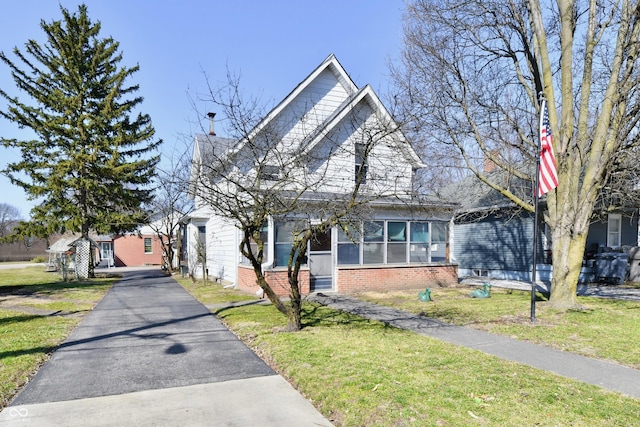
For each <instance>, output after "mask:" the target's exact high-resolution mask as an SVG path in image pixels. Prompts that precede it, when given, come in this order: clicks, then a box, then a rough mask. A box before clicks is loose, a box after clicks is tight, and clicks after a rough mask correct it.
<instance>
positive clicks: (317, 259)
mask: <svg viewBox="0 0 640 427" xmlns="http://www.w3.org/2000/svg"><path fill="white" fill-rule="evenodd" d="M332 260H333V257H332V256H331V230H328V231H327V232H326V233H321V234H317V235H316V236H314V237H313V238H312V239H311V243H310V248H309V276H310V277H309V279H310V282H311V283H310V285H311V289H310V290H311V292H318V291H330V290H332V289H333V262H332Z"/></svg>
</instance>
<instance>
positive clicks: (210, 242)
mask: <svg viewBox="0 0 640 427" xmlns="http://www.w3.org/2000/svg"><path fill="white" fill-rule="evenodd" d="M267 129H278V132H277V135H278V137H277V141H275V142H274V143H273V144H274V145H273V150H272V151H270V154H269V155H265V156H263V158H261V159H260V161H259V162H258V161H256V160H255V159H254V160H253V162H251V161H247V159H249V158H250V157H251V156H250V155H248V154H246V153H247V152H248V151H249V150H250V148H251V147H249V145H251V144H249V143H248V142H247V141H254V140H255V138H253V139H252V138H251V136H254V137H255V136H256V135H259V134H260V133H261V132H262V133H263V134H264V133H265V132H267ZM249 133H250V135H249V137H247V138H240V139H239V140H233V139H228V138H221V137H218V136H216V135H215V132H214V131H213V126H212V130H211V132H210V134H209V135H197V136H196V137H195V141H194V150H193V159H192V182H191V186H192V189H191V194H192V196H193V197H194V200H195V207H196V209H195V211H194V212H193V213H192V214H191V215H190V218H189V221H188V224H187V227H186V229H185V232H184V237H185V239H186V241H187V243H186V244H185V245H184V247H185V249H186V250H187V251H188V254H187V258H188V260H189V269H190V271H191V273H192V274H195V275H196V276H199V275H202V269H203V266H206V269H207V272H208V275H209V276H210V277H215V278H217V279H220V280H221V281H224V282H225V283H228V284H233V285H235V286H237V287H240V288H243V289H246V290H249V291H255V290H258V289H259V288H258V287H257V284H256V278H255V274H254V271H253V269H252V268H251V266H249V265H248V264H247V263H246V260H244V259H243V257H242V255H241V253H240V251H239V249H238V248H239V244H240V241H241V234H240V230H239V229H238V228H237V227H236V224H235V223H234V220H232V219H230V218H228V217H225V216H224V215H221V213H220V211H219V210H217V209H212V207H211V201H210V200H208V198H207V197H206V190H203V188H201V183H202V182H203V181H202V179H203V174H206V173H205V172H203V164H206V163H207V162H209V163H210V161H209V160H207V156H208V155H209V154H211V153H213V152H214V151H215V152H216V153H217V155H216V157H215V158H216V162H218V163H219V167H221V168H224V167H230V165H229V164H230V163H234V162H235V164H234V166H233V167H234V168H235V169H234V172H233V173H236V174H238V175H241V176H243V177H245V176H246V177H248V178H247V179H253V180H255V179H256V178H257V177H260V178H261V179H263V181H264V182H265V183H270V184H267V185H272V187H271V188H272V189H273V188H274V187H273V186H277V185H280V186H281V190H282V191H283V192H290V193H292V194H296V196H297V197H300V199H305V200H307V202H308V203H307V206H308V205H309V204H313V206H314V207H315V209H311V210H310V211H311V215H313V214H314V213H313V212H315V213H316V215H318V217H320V216H322V215H323V213H322V212H323V204H328V203H329V201H335V200H339V199H340V198H341V197H343V196H345V195H348V194H350V193H351V192H352V191H353V189H354V186H355V185H356V184H357V185H359V186H360V187H359V188H361V190H360V191H361V195H362V198H363V199H364V198H368V199H367V200H368V202H367V209H360V210H359V212H358V215H359V216H358V221H357V222H355V223H353V222H352V223H351V224H350V225H349V226H350V227H355V228H357V230H355V231H356V232H354V233H347V232H345V227H344V226H340V225H336V226H334V227H332V228H331V229H330V230H328V231H327V232H326V235H323V236H317V238H314V239H313V240H312V241H311V242H310V244H309V248H308V253H307V259H306V260H305V261H306V262H305V267H304V268H303V270H302V271H301V274H300V284H301V289H302V292H303V293H309V292H317V291H323V292H327V291H337V292H344V293H349V292H357V291H362V290H390V289H414V288H415V289H417V288H424V287H427V286H432V285H434V284H435V283H436V282H440V283H451V282H456V281H457V266H456V265H455V264H453V263H451V262H450V259H449V244H448V237H449V227H450V220H451V217H452V211H453V209H452V208H453V206H452V205H446V204H443V203H441V202H438V201H435V200H433V201H427V200H426V199H425V198H418V197H417V196H416V195H415V194H414V191H413V184H414V182H413V181H414V176H415V172H416V171H417V170H418V169H420V168H423V167H425V165H424V164H423V162H422V161H421V160H420V158H419V157H418V155H417V154H416V152H415V150H414V149H413V147H412V146H411V144H410V143H409V142H408V141H407V140H406V138H405V137H404V135H403V134H402V132H401V131H400V130H399V128H398V126H397V124H395V123H394V121H393V119H392V117H391V115H390V114H389V112H388V111H387V109H386V108H385V106H384V105H383V104H382V102H381V101H380V99H379V98H378V96H377V95H376V94H375V92H374V91H373V89H372V88H371V87H370V86H369V85H367V86H365V87H363V88H358V87H357V86H356V85H355V83H354V82H353V81H352V79H351V78H350V77H349V75H348V74H347V73H346V71H345V70H344V69H343V67H342V66H341V64H340V63H339V62H338V60H337V59H336V58H335V56H334V55H330V56H329V57H328V58H327V59H325V60H324V61H323V62H322V63H321V64H320V65H319V66H318V67H317V68H316V69H315V70H313V72H311V74H309V75H308V76H307V77H306V78H305V79H304V80H303V81H302V82H301V83H300V84H299V85H298V86H296V87H295V88H294V90H293V91H292V92H291V93H290V94H289V95H288V96H287V97H286V98H285V99H283V100H282V101H281V102H280V103H279V104H278V105H277V106H276V107H275V108H273V109H272V110H271V111H270V112H269V113H268V114H267V115H266V117H265V118H264V119H262V121H260V123H259V124H258V125H257V126H255V127H254V128H253V129H252V130H251V131H250V132H249ZM275 134H276V133H271V134H270V135H275ZM272 139H273V138H272ZM253 146H255V143H253ZM292 165H294V166H292ZM292 168H293V169H292ZM204 179H206V178H204ZM300 188H304V189H305V190H304V191H299V190H300ZM230 191H231V190H230ZM306 214H307V215H309V211H307V212H306ZM352 219H353V218H352ZM310 221H313V218H310ZM354 224H355V225H354ZM291 230H292V227H291V223H290V222H288V221H287V220H283V219H282V218H280V217H278V216H277V215H274V216H273V217H271V218H270V219H269V221H267V223H265V224H264V230H263V236H264V239H263V240H264V241H265V242H266V245H265V246H266V247H265V257H264V260H263V261H264V262H263V264H262V268H263V272H264V274H265V276H266V278H267V280H268V281H269V282H270V283H271V285H272V287H273V288H274V290H275V291H276V292H278V293H280V294H282V295H286V294H287V292H288V285H287V281H286V278H287V261H288V257H289V253H290V250H291V247H292V246H291V245H292V243H291V242H292V233H291ZM196 248H200V254H202V253H204V254H205V255H204V256H205V258H204V259H203V258H202V256H203V255H201V256H198V250H197V249H196ZM202 249H204V251H202ZM204 260H206V262H203V261H204Z"/></svg>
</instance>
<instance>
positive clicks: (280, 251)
mask: <svg viewBox="0 0 640 427" xmlns="http://www.w3.org/2000/svg"><path fill="white" fill-rule="evenodd" d="M294 227H295V223H294V222H279V223H276V239H275V249H274V250H275V252H276V257H275V265H277V266H285V265H289V254H291V248H292V247H293V231H294Z"/></svg>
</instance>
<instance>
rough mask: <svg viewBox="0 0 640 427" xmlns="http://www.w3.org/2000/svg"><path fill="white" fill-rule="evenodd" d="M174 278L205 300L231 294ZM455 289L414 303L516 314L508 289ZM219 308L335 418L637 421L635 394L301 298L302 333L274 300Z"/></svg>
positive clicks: (451, 314)
mask: <svg viewBox="0 0 640 427" xmlns="http://www.w3.org/2000/svg"><path fill="white" fill-rule="evenodd" d="M181 284H182V285H183V286H184V287H185V288H187V289H188V290H190V291H191V292H192V293H193V294H194V295H195V296H196V297H197V298H202V299H200V300H201V301H202V302H203V303H205V304H212V303H220V302H222V301H220V300H221V299H223V298H224V297H222V295H221V292H234V291H228V290H226V291H223V290H222V289H221V287H220V286H219V285H210V286H211V288H210V289H207V291H206V292H203V291H202V289H198V288H199V286H200V285H196V287H195V290H193V289H194V285H193V283H192V282H191V281H181ZM458 291H459V294H458V296H456V294H455V293H453V294H452V295H451V296H450V297H451V298H452V299H454V300H455V299H456V298H458V300H457V302H456V303H451V304H450V306H449V307H448V308H447V307H445V306H444V305H445V304H444V303H445V299H446V298H445V297H444V294H439V293H436V294H435V295H434V297H435V296H437V295H439V300H437V301H436V303H438V302H439V304H437V305H436V304H434V303H421V305H418V304H416V305H415V308H419V309H420V310H421V311H422V310H428V311H429V313H438V312H439V313H440V315H441V316H443V317H444V316H448V317H447V318H448V319H449V320H450V321H454V322H456V321H458V322H462V323H467V324H469V323H474V322H475V323H477V324H480V323H485V324H489V323H491V319H494V320H495V319H496V318H500V317H502V316H516V317H517V316H520V315H521V311H522V310H521V309H520V308H516V309H514V308H512V307H509V305H510V301H509V297H506V296H505V299H504V300H502V298H496V296H497V295H494V299H491V300H490V301H487V300H484V301H482V302H480V301H479V300H474V302H473V303H472V304H471V305H469V306H467V305H466V304H465V302H466V301H464V302H463V301H462V300H463V298H462V297H463V294H464V292H467V291H468V290H466V291H460V290H458ZM236 294H237V295H239V297H242V298H253V297H252V296H247V295H246V294H243V293H240V292H236ZM203 295H206V298H204V297H203ZM505 295H509V294H507V293H506V292H505ZM392 298H393V299H394V304H395V303H398V302H401V301H402V298H400V297H399V296H397V295H394V296H393V297H392ZM411 298H415V299H416V300H417V291H416V292H415V295H413V294H412V296H409V295H407V304H408V303H409V302H410V300H411ZM465 298H466V299H469V298H468V297H466V296H465ZM380 299H386V300H387V302H388V303H389V302H390V301H389V298H380ZM487 302H491V303H493V304H494V307H493V308H489V305H488V304H486V303H487ZM482 303H484V305H480V304H482ZM425 304H431V305H429V306H428V308H425ZM408 306H409V304H408ZM498 307H501V308H498ZM513 310H516V311H515V312H514V311H513ZM474 311H477V312H478V313H477V315H476V314H474ZM543 311H544V309H543ZM631 311H634V310H631ZM636 312H637V310H636ZM218 316H219V317H220V318H221V319H222V320H223V321H224V322H225V323H226V324H227V325H228V326H229V327H230V328H231V329H232V330H233V331H234V332H235V333H236V334H237V335H238V336H239V337H241V338H242V339H243V341H245V342H246V343H247V344H248V345H250V346H251V347H252V348H254V350H255V351H256V352H257V353H258V354H259V355H260V356H261V357H263V358H264V359H265V360H266V361H267V362H268V363H269V364H270V365H271V366H272V367H274V368H275V369H276V370H278V371H279V372H280V373H281V374H282V375H283V376H284V377H285V378H287V379H288V380H289V381H290V382H291V383H292V384H294V385H295V386H296V387H297V388H298V389H299V390H300V391H301V392H302V393H303V394H304V395H305V396H306V397H307V398H308V399H309V400H310V401H311V402H312V403H314V405H315V406H316V407H317V408H318V409H319V410H320V411H321V412H322V413H323V414H324V415H325V416H326V417H327V418H328V419H330V420H331V421H332V422H333V423H334V424H335V425H336V426H460V425H464V426H474V425H478V426H525V425H526V426H583V425H584V426H587V425H588V426H632V425H637V420H638V419H640V400H638V399H632V398H628V397H624V396H622V395H620V394H617V393H613V392H608V391H605V390H603V389H601V388H598V387H595V386H591V385H587V384H584V383H581V382H578V381H573V380H570V379H566V378H562V377H559V376H556V375H553V374H550V373H547V372H544V371H540V370H537V369H534V368H531V367H528V366H524V365H520V364H517V363H513V362H509V361H504V360H501V359H498V358H495V357H492V356H488V355H486V354H484V353H481V352H477V351H474V350H469V349H465V348H462V347H458V346H454V345H450V344H446V343H444V342H440V341H438V340H435V339H432V338H429V337H424V336H421V335H417V334H414V333H411V332H408V331H402V330H398V329H395V328H392V327H388V326H385V325H383V324H381V323H379V322H373V321H368V320H365V319H362V318H359V317H356V316H351V315H347V314H344V313H341V312H337V311H334V310H331V309H329V308H326V307H320V306H316V305H312V304H305V305H304V318H303V321H304V324H305V328H304V329H303V330H302V331H299V332H284V331H283V330H284V327H285V325H286V319H285V318H284V316H282V315H281V314H280V313H278V312H277V311H276V310H275V309H274V308H273V307H272V306H260V305H250V306H243V307H237V308H231V309H226V310H223V311H219V312H218ZM474 319H475V320H474ZM480 319H482V320H480ZM581 319H582V318H580V317H578V318H577V319H575V320H572V321H573V322H575V321H581ZM503 321H504V320H500V321H499V322H497V323H500V322H503ZM523 327H525V328H530V329H531V328H533V329H543V328H546V327H538V326H535V327H531V326H530V325H523ZM587 327H588V328H590V326H587ZM636 330H637V329H636ZM634 342H635V341H634Z"/></svg>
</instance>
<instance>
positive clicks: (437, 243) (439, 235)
mask: <svg viewBox="0 0 640 427" xmlns="http://www.w3.org/2000/svg"><path fill="white" fill-rule="evenodd" d="M446 259H447V224H446V223H445V222H432V223H431V262H438V261H445V260H446Z"/></svg>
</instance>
